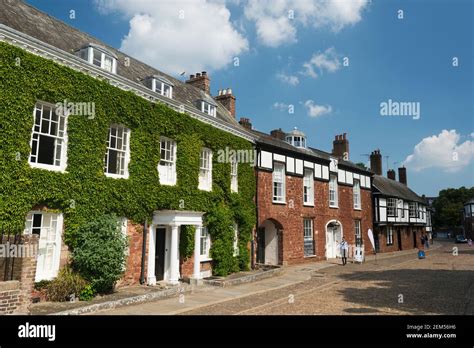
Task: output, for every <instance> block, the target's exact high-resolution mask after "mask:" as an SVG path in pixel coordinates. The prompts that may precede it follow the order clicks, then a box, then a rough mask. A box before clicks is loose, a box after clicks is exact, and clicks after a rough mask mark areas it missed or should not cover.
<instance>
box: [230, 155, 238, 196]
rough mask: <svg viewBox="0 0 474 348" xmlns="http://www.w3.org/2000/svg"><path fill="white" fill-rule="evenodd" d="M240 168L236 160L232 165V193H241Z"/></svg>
mask: <svg viewBox="0 0 474 348" xmlns="http://www.w3.org/2000/svg"><path fill="white" fill-rule="evenodd" d="M238 166H239V164H238V162H237V160H235V159H234V160H233V161H232V162H231V163H230V190H231V191H232V192H239V177H238Z"/></svg>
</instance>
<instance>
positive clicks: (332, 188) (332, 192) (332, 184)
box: [329, 175, 339, 208]
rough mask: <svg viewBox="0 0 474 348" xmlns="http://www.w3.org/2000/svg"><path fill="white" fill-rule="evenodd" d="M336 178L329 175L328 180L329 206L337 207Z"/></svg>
mask: <svg viewBox="0 0 474 348" xmlns="http://www.w3.org/2000/svg"><path fill="white" fill-rule="evenodd" d="M337 193H338V192H337V176H336V175H331V177H330V179H329V206H330V207H334V208H337V207H338V204H339V202H338V194H337Z"/></svg>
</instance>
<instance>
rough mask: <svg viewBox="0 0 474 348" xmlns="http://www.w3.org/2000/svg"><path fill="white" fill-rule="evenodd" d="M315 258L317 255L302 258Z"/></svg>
mask: <svg viewBox="0 0 474 348" xmlns="http://www.w3.org/2000/svg"><path fill="white" fill-rule="evenodd" d="M315 257H318V255H316V254H315V255H307V256H305V257H304V258H305V259H311V258H315Z"/></svg>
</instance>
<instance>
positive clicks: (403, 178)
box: [398, 167, 407, 185]
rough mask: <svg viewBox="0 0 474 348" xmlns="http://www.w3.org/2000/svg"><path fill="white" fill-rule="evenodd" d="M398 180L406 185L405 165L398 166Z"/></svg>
mask: <svg viewBox="0 0 474 348" xmlns="http://www.w3.org/2000/svg"><path fill="white" fill-rule="evenodd" d="M398 181H399V182H400V183H402V184H403V185H407V169H406V168H405V167H400V168H398Z"/></svg>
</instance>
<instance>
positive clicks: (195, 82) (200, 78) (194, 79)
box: [186, 71, 211, 94]
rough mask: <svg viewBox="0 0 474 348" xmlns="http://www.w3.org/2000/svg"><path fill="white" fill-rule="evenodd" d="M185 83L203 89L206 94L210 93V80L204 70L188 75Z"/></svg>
mask: <svg viewBox="0 0 474 348" xmlns="http://www.w3.org/2000/svg"><path fill="white" fill-rule="evenodd" d="M186 83H187V84H190V85H191V86H194V87H196V88H199V89H201V90H203V91H204V92H206V93H207V94H211V80H209V76H207V73H206V72H205V71H203V72H201V73H196V75H190V76H189V80H187V81H186Z"/></svg>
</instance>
